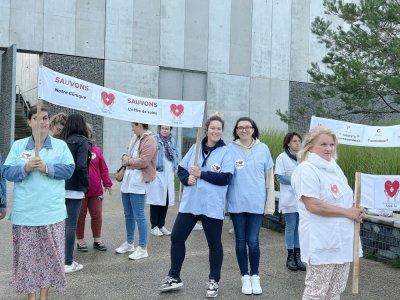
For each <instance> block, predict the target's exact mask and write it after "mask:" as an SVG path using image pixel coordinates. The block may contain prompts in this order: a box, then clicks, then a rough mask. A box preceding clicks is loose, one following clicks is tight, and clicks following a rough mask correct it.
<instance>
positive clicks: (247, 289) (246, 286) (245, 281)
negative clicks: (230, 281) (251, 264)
mask: <svg viewBox="0 0 400 300" xmlns="http://www.w3.org/2000/svg"><path fill="white" fill-rule="evenodd" d="M242 293H243V294H245V295H251V294H253V289H252V288H251V280H250V276H249V275H244V276H242Z"/></svg>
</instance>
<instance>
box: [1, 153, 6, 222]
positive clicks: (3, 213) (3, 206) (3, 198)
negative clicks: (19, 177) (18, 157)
mask: <svg viewBox="0 0 400 300" xmlns="http://www.w3.org/2000/svg"><path fill="white" fill-rule="evenodd" d="M6 214H7V186H6V179H5V178H4V176H3V157H2V156H1V154H0V220H1V219H4V217H5V216H6Z"/></svg>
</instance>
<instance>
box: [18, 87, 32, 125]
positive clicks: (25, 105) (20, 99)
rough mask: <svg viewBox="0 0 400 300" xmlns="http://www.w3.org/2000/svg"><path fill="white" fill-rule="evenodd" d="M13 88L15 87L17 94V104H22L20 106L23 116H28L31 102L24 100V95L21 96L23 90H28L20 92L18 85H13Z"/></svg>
mask: <svg viewBox="0 0 400 300" xmlns="http://www.w3.org/2000/svg"><path fill="white" fill-rule="evenodd" d="M15 89H16V92H17V94H18V98H17V102H18V103H19V104H22V106H23V107H22V108H23V110H24V114H25V117H28V113H29V110H30V109H31V104H30V103H29V102H26V101H25V99H24V97H22V94H23V93H25V92H28V91H25V92H22V93H21V91H20V89H19V86H18V85H16V86H15Z"/></svg>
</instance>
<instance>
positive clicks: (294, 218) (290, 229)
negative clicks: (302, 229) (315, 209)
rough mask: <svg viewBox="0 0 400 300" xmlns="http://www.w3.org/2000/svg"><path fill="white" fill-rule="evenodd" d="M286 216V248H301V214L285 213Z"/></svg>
mask: <svg viewBox="0 0 400 300" xmlns="http://www.w3.org/2000/svg"><path fill="white" fill-rule="evenodd" d="M283 215H284V216H285V224H286V225H285V240H286V249H294V248H300V243H299V214H298V213H297V212H294V213H287V214H283Z"/></svg>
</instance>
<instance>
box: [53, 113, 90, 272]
mask: <svg viewBox="0 0 400 300" xmlns="http://www.w3.org/2000/svg"><path fill="white" fill-rule="evenodd" d="M60 138H61V139H63V140H64V141H66V143H67V145H68V147H69V150H70V151H71V153H72V156H73V157H74V161H75V171H74V173H73V174H72V177H71V178H70V179H68V180H67V181H66V182H65V205H66V207H67V214H68V218H67V220H66V222H65V266H64V269H65V273H72V272H76V271H79V270H82V268H83V265H81V264H79V263H77V262H76V261H74V247H75V233H76V225H77V223H78V217H79V213H80V211H81V206H82V201H83V199H84V198H85V193H86V192H87V191H88V190H89V164H90V158H91V157H90V156H91V153H90V150H89V149H90V148H89V140H88V138H89V133H88V130H87V127H86V122H85V119H84V118H83V116H82V115H81V114H72V115H70V116H69V117H68V119H67V122H66V123H65V127H64V129H63V131H62V132H61V136H60Z"/></svg>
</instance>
